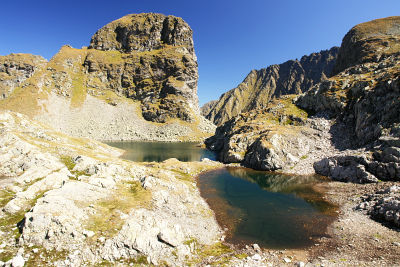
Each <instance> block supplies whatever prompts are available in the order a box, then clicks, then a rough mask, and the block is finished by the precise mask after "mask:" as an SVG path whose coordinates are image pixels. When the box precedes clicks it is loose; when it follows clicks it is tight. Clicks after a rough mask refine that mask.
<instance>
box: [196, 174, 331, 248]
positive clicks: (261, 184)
mask: <svg viewBox="0 0 400 267" xmlns="http://www.w3.org/2000/svg"><path fill="white" fill-rule="evenodd" d="M319 182H324V180H323V179H322V178H320V177H318V176H289V175H280V174H273V173H267V172H261V171H254V170H252V169H247V168H224V169H219V170H215V171H210V172H207V173H204V174H201V175H200V176H199V177H198V185H199V188H200V192H201V195H202V196H203V198H205V199H206V200H207V202H208V204H209V205H210V207H211V208H212V209H213V210H214V212H215V214H216V217H217V220H218V222H219V224H220V225H221V226H223V227H226V228H228V229H229V230H228V235H227V241H229V242H232V243H235V244H241V245H245V244H253V243H257V244H259V245H260V246H262V247H266V248H275V249H287V248H302V247H307V246H310V245H312V244H313V243H314V240H315V239H316V238H318V237H322V236H324V235H325V232H326V229H327V226H328V225H329V224H330V223H331V222H332V221H333V219H334V218H335V216H336V211H335V207H334V206H333V205H331V204H330V203H328V202H327V201H325V200H324V199H323V197H322V196H323V195H322V193H320V192H317V191H316V190H315V189H314V185H315V184H316V183H319Z"/></svg>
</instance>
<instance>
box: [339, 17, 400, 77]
mask: <svg viewBox="0 0 400 267" xmlns="http://www.w3.org/2000/svg"><path fill="white" fill-rule="evenodd" d="M399 51H400V16H396V17H387V18H382V19H376V20H372V21H369V22H365V23H361V24H358V25H356V26H354V27H353V28H352V29H351V30H350V31H349V32H348V33H347V34H346V35H345V37H344V38H343V41H342V45H341V47H340V51H339V55H338V59H337V61H336V65H335V67H334V69H333V74H338V73H339V72H341V71H343V70H345V69H346V68H348V67H352V66H355V65H358V64H361V63H366V62H378V61H379V60H380V58H381V57H382V56H389V55H392V54H394V53H397V52H399Z"/></svg>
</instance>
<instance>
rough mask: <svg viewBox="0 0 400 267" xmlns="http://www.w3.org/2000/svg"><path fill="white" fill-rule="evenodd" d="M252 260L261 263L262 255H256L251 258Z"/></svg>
mask: <svg viewBox="0 0 400 267" xmlns="http://www.w3.org/2000/svg"><path fill="white" fill-rule="evenodd" d="M251 259H252V260H255V261H260V260H261V256H260V254H258V253H256V254H254V255H253V256H252V257H251Z"/></svg>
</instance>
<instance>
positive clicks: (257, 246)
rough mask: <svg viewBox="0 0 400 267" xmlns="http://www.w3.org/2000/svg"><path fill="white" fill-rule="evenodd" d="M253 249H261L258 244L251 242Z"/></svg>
mask: <svg viewBox="0 0 400 267" xmlns="http://www.w3.org/2000/svg"><path fill="white" fill-rule="evenodd" d="M253 249H254V250H255V251H261V248H260V246H259V245H258V244H253Z"/></svg>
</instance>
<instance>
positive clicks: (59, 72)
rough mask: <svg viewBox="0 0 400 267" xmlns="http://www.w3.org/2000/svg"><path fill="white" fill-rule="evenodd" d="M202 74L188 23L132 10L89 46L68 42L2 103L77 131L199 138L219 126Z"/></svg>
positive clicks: (100, 135)
mask: <svg viewBox="0 0 400 267" xmlns="http://www.w3.org/2000/svg"><path fill="white" fill-rule="evenodd" d="M197 79H198V71H197V58H196V55H195V53H194V48H193V39H192V30H191V29H190V27H189V26H188V25H187V23H186V22H184V21H183V20H182V19H181V18H177V17H174V16H165V15H161V14H153V13H149V14H132V15H127V16H125V17H123V18H121V19H119V20H116V21H113V22H111V23H109V24H108V25H106V26H104V27H103V28H101V29H100V30H98V31H97V32H96V33H95V34H94V36H93V37H92V40H91V43H90V46H89V48H82V49H74V48H71V47H69V46H64V47H62V48H61V49H60V51H59V52H58V53H57V54H56V55H55V56H54V57H53V58H52V59H51V60H50V61H49V62H48V64H47V65H46V67H45V68H44V69H43V71H41V72H37V73H35V74H34V75H33V76H32V77H30V78H29V79H27V80H26V81H25V82H24V83H22V84H21V85H20V86H19V87H18V88H15V90H14V92H13V93H12V94H11V95H10V96H9V97H7V99H5V100H3V102H2V103H1V105H0V106H1V108H3V109H9V110H13V111H17V112H21V113H24V114H28V115H30V116H32V117H35V118H36V119H39V120H41V121H43V122H45V123H48V124H50V125H52V126H53V127H55V128H56V129H58V130H61V131H63V132H66V133H68V134H72V135H74V136H83V137H92V138H96V139H135V140H143V139H145V140H182V139H184V140H187V138H189V139H190V140H192V139H193V140H196V139H199V138H201V137H203V136H205V135H208V134H209V133H212V132H213V130H214V126H212V125H211V123H209V122H207V121H206V120H205V119H204V118H202V117H201V116H200V111H199V107H198V98H197ZM189 136H191V137H189Z"/></svg>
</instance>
